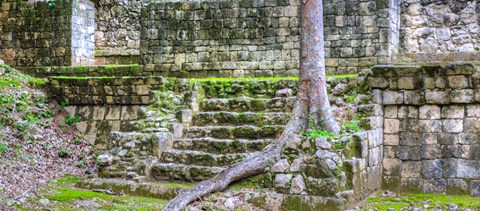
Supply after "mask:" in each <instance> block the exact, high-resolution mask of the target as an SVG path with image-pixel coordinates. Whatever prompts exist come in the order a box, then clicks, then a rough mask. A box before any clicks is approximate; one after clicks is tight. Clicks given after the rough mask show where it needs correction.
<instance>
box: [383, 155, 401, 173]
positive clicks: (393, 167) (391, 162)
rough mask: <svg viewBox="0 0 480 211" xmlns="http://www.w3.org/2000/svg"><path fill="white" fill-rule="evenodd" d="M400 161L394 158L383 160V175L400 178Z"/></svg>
mask: <svg viewBox="0 0 480 211" xmlns="http://www.w3.org/2000/svg"><path fill="white" fill-rule="evenodd" d="M400 167H401V161H400V160H398V159H395V158H385V159H383V174H384V175H385V176H400Z"/></svg>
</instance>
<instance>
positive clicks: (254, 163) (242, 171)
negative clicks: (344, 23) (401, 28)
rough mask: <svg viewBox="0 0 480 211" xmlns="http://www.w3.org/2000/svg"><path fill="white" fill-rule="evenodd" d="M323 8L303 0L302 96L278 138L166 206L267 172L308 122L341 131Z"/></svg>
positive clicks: (316, 0)
mask: <svg viewBox="0 0 480 211" xmlns="http://www.w3.org/2000/svg"><path fill="white" fill-rule="evenodd" d="M322 10H323V7H322V0H308V1H303V2H302V8H301V20H302V21H301V22H302V24H301V25H302V36H301V42H300V45H301V51H302V52H301V58H300V69H301V72H300V82H299V92H298V96H297V99H298V100H297V103H296V105H295V107H294V109H293V111H292V116H291V119H290V121H289V122H288V124H287V125H286V127H285V130H284V131H283V133H282V135H281V136H280V138H279V139H278V140H277V142H276V143H274V144H272V145H270V146H268V147H267V148H266V149H265V150H263V152H261V153H258V154H255V155H253V156H251V157H248V158H247V159H245V160H244V161H241V162H239V163H236V164H234V165H232V166H231V167H229V168H228V169H226V170H224V171H222V172H221V173H220V174H218V175H217V176H215V177H213V178H212V179H209V180H206V181H203V182H201V183H200V184H199V185H197V186H196V187H194V188H192V189H189V190H186V191H183V192H182V193H180V194H179V195H178V196H177V197H175V199H173V200H172V201H170V203H168V204H167V206H165V207H164V208H163V210H168V211H177V210H181V209H183V208H184V207H185V206H187V205H188V204H189V203H191V202H193V201H195V200H197V199H198V198H201V197H203V196H205V195H207V194H209V193H211V192H214V191H221V190H223V189H225V188H227V187H228V185H229V184H230V183H232V182H235V181H237V180H240V179H243V178H245V177H249V176H253V175H256V174H259V173H262V172H264V171H265V169H267V167H269V166H270V165H273V164H274V163H275V162H276V161H278V160H279V159H280V157H281V153H282V151H283V150H284V149H285V148H289V147H290V145H293V146H294V145H296V144H297V143H300V142H301V139H300V135H301V134H300V133H301V132H302V131H304V130H305V129H307V128H308V127H311V126H312V125H308V124H309V122H311V123H312V124H313V125H315V126H319V127H321V128H322V129H324V130H327V131H330V132H333V133H338V132H339V131H340V127H339V125H338V124H337V122H336V120H335V118H334V116H333V114H332V112H331V109H330V103H329V101H328V96H327V88H326V82H325V65H324V64H325V58H324V54H325V53H324V46H323V45H324V41H323V11H322ZM310 120H311V121H310Z"/></svg>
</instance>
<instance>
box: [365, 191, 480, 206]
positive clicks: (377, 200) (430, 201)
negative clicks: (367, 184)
mask: <svg viewBox="0 0 480 211" xmlns="http://www.w3.org/2000/svg"><path fill="white" fill-rule="evenodd" d="M450 204H456V205H457V206H458V207H459V208H463V209H464V208H469V209H473V210H479V209H480V199H478V198H476V197H472V196H465V195H439V194H400V195H399V196H386V197H382V196H381V194H380V193H379V194H377V195H375V196H373V197H371V198H369V199H368V200H367V203H366V205H365V207H364V210H373V209H376V210H388V209H389V208H392V209H394V210H401V209H404V208H409V207H416V208H421V209H425V208H429V209H431V208H439V209H447V210H448V206H449V205H450Z"/></svg>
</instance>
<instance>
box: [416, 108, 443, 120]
mask: <svg viewBox="0 0 480 211" xmlns="http://www.w3.org/2000/svg"><path fill="white" fill-rule="evenodd" d="M419 117H420V119H440V107H439V106H436V105H423V106H420V108H419Z"/></svg>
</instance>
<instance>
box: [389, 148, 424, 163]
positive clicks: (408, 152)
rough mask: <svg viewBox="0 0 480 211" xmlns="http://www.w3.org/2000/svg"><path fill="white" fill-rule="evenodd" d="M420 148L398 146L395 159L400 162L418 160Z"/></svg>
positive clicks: (420, 152)
mask: <svg viewBox="0 0 480 211" xmlns="http://www.w3.org/2000/svg"><path fill="white" fill-rule="evenodd" d="M421 154H422V148H421V147H418V146H414V147H413V146H399V147H398V150H397V153H396V154H395V158H398V159H400V160H420V158H421Z"/></svg>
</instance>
